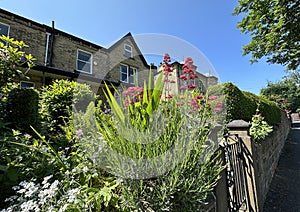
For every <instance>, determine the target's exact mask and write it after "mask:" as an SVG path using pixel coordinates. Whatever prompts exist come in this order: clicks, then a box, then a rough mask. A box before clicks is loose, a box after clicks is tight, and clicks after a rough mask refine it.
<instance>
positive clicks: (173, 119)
mask: <svg viewBox="0 0 300 212" xmlns="http://www.w3.org/2000/svg"><path fill="white" fill-rule="evenodd" d="M166 61H168V60H166ZM191 72H192V71H191V70H188V73H191ZM164 73H165V74H166V73H167V75H168V76H169V75H170V74H171V73H172V70H171V69H168V65H167V64H165V70H164ZM162 81H163V75H162V74H161V75H160V76H159V77H158V79H157V81H156V84H155V87H154V89H150V88H149V87H147V86H146V85H144V88H141V87H130V88H128V89H127V90H125V91H124V92H123V95H121V94H120V96H121V97H120V98H121V105H119V104H118V103H117V101H116V99H115V98H114V96H113V94H112V93H111V92H110V90H109V89H108V88H107V92H106V95H107V100H108V102H109V105H110V107H111V113H106V112H102V111H99V113H97V116H96V118H97V121H98V124H97V129H99V130H100V134H99V135H98V136H96V137H94V139H92V137H91V135H90V134H89V133H86V131H85V130H82V131H81V132H82V135H83V137H82V139H83V141H82V145H84V146H85V147H86V149H87V150H86V152H87V153H88V154H89V157H90V158H91V160H92V161H93V162H94V164H98V165H99V166H100V167H103V169H105V170H106V171H108V172H109V173H111V174H113V175H115V176H116V177H117V178H118V181H120V182H121V186H122V187H121V188H122V192H121V194H120V195H121V200H122V204H121V208H122V210H123V211H198V210H201V209H203V206H204V205H205V203H206V201H207V198H208V196H209V195H210V194H211V192H212V190H213V188H214V186H215V184H216V182H217V180H218V179H219V173H220V171H221V169H222V166H221V165H220V161H218V160H216V159H215V157H214V153H215V150H216V148H215V147H216V146H217V142H216V141H214V142H213V141H210V140H209V138H208V135H209V133H210V131H211V129H212V128H213V127H214V122H213V121H212V120H213V118H212V113H213V111H214V110H213V109H216V108H212V107H211V106H212V105H218V106H220V105H221V104H220V103H219V104H212V103H214V102H213V101H216V100H217V98H218V97H216V96H215V97H213V98H209V97H207V96H206V97H205V96H202V95H200V94H199V93H197V92H196V91H194V90H193V89H192V88H191V87H190V89H189V90H186V92H184V93H183V94H182V95H181V96H176V95H171V94H168V93H167V94H166V95H165V96H164V97H162V99H160V96H161V94H162V87H163V83H162ZM149 84H151V79H150V80H149ZM187 89H188V87H187ZM79 123H82V122H81V121H80V122H79ZM208 123H210V124H208ZM195 126H196V127H195ZM85 136H87V138H88V139H84V137H85Z"/></svg>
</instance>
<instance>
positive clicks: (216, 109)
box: [213, 107, 222, 113]
mask: <svg viewBox="0 0 300 212" xmlns="http://www.w3.org/2000/svg"><path fill="white" fill-rule="evenodd" d="M221 110H222V108H219V107H215V108H214V109H213V111H214V112H216V113H218V112H220V111H221Z"/></svg>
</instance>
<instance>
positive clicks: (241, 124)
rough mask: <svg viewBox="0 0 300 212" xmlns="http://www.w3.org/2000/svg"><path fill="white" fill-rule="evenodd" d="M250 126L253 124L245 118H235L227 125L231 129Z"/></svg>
mask: <svg viewBox="0 0 300 212" xmlns="http://www.w3.org/2000/svg"><path fill="white" fill-rule="evenodd" d="M250 126H251V124H250V123H249V122H246V121H244V120H233V121H232V122H229V123H228V124H227V127H228V128H229V129H231V128H249V127H250Z"/></svg>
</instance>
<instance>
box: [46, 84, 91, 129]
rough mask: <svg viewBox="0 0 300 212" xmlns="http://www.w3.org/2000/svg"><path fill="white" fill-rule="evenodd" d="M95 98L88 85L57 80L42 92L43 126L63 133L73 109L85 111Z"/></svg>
mask: <svg viewBox="0 0 300 212" xmlns="http://www.w3.org/2000/svg"><path fill="white" fill-rule="evenodd" d="M94 100H95V95H94V94H93V93H92V91H91V89H90V87H89V86H88V85H86V84H80V83H77V82H74V81H68V80H56V81H55V82H53V84H52V85H49V86H46V87H44V88H43V89H42V92H41V98H40V115H41V119H42V122H43V126H44V127H45V128H46V131H47V132H48V133H50V134H54V135H57V134H59V133H63V132H64V130H63V127H64V126H67V125H68V124H69V121H70V117H71V115H72V111H73V109H76V110H82V111H84V110H85V109H86V107H87V105H88V104H89V103H90V102H91V101H94ZM74 107H75V108H74Z"/></svg>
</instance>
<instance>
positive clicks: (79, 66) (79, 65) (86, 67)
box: [77, 61, 91, 73]
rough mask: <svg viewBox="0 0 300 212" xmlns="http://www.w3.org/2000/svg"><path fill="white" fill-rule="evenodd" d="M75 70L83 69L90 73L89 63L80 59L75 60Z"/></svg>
mask: <svg viewBox="0 0 300 212" xmlns="http://www.w3.org/2000/svg"><path fill="white" fill-rule="evenodd" d="M77 70H79V71H83V72H86V73H90V72H91V64H89V63H85V62H82V61H77Z"/></svg>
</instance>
